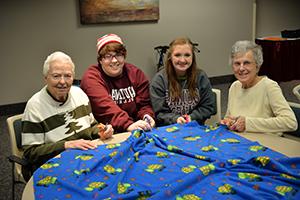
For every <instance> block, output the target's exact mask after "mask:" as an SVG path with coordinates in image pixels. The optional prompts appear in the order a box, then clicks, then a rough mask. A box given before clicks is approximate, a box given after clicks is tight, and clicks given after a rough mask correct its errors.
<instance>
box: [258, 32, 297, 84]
mask: <svg viewBox="0 0 300 200" xmlns="http://www.w3.org/2000/svg"><path fill="white" fill-rule="evenodd" d="M255 43H257V44H259V45H261V46H262V48H263V58H264V62H263V64H262V66H261V69H260V71H259V75H267V76H268V77H269V78H271V79H273V80H274V81H277V82H281V81H291V80H297V79H299V78H300V54H299V52H300V39H299V38H298V39H285V38H277V39H276V38H270V37H269V38H258V39H255Z"/></svg>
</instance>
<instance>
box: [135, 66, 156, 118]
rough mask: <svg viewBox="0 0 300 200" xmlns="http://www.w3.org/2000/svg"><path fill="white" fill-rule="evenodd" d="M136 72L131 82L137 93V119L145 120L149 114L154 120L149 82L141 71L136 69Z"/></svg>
mask: <svg viewBox="0 0 300 200" xmlns="http://www.w3.org/2000/svg"><path fill="white" fill-rule="evenodd" d="M136 70H137V71H136V73H130V74H131V76H130V79H132V75H134V78H133V79H132V80H131V82H132V83H133V84H134V87H135V91H136V97H135V103H136V107H137V115H138V116H137V117H138V119H143V117H144V115H146V114H148V115H150V116H151V117H153V118H154V112H153V109H152V105H151V101H150V92H149V80H148V78H147V77H146V76H145V74H144V73H143V72H142V71H141V70H140V69H138V68H136Z"/></svg>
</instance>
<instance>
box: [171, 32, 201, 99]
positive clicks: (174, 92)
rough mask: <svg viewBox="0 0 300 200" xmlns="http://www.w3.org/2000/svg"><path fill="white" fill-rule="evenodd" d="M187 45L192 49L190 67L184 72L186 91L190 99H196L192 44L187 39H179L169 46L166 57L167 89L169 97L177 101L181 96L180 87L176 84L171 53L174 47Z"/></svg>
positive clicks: (194, 62) (195, 75)
mask: <svg viewBox="0 0 300 200" xmlns="http://www.w3.org/2000/svg"><path fill="white" fill-rule="evenodd" d="M184 44H188V45H189V46H190V47H191V49H192V54H193V60H192V65H191V66H190V67H189V68H188V69H187V71H186V78H187V84H188V90H189V93H190V95H191V96H192V97H196V95H197V90H196V78H197V73H198V70H197V64H196V57H195V51H194V46H193V43H192V42H191V40H190V39H189V38H185V37H180V38H176V39H175V40H173V41H172V42H171V43H170V45H169V50H168V53H167V57H166V72H167V77H168V84H169V85H168V87H169V92H170V97H171V98H174V99H178V98H180V96H181V90H182V88H181V86H180V84H179V82H178V79H177V75H176V72H175V69H174V66H173V63H172V53H173V51H174V48H175V46H176V45H184Z"/></svg>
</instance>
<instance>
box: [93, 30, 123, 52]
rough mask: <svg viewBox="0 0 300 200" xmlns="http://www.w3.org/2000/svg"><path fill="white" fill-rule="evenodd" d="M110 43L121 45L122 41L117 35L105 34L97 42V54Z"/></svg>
mask: <svg viewBox="0 0 300 200" xmlns="http://www.w3.org/2000/svg"><path fill="white" fill-rule="evenodd" d="M111 42H116V43H119V44H123V42H122V39H121V38H120V37H119V36H118V35H116V34H113V33H110V34H106V35H104V36H102V37H100V38H99V39H98V40H97V52H99V51H100V50H101V49H102V48H103V47H104V46H105V45H106V44H108V43H111Z"/></svg>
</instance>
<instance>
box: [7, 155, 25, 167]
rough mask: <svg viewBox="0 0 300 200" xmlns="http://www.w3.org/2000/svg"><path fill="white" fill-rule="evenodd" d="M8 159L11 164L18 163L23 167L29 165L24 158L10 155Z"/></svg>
mask: <svg viewBox="0 0 300 200" xmlns="http://www.w3.org/2000/svg"><path fill="white" fill-rule="evenodd" d="M7 158H8V160H9V162H14V163H18V164H19V165H22V166H26V165H28V161H27V160H25V159H24V158H20V157H18V156H15V155H10V156H8V157H7Z"/></svg>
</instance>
